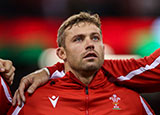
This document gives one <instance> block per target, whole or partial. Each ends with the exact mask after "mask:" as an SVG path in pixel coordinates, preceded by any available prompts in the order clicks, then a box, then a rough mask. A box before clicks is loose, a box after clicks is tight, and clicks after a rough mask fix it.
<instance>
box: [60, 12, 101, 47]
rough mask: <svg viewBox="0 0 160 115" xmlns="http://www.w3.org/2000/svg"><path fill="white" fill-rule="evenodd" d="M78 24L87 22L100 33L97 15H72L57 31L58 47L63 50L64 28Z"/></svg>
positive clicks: (84, 13) (83, 13)
mask: <svg viewBox="0 0 160 115" xmlns="http://www.w3.org/2000/svg"><path fill="white" fill-rule="evenodd" d="M80 22H89V23H93V24H95V25H96V26H97V27H98V28H99V29H100V33H101V21H100V18H99V15H98V14H93V15H91V14H90V13H87V12H80V13H79V14H75V15H72V16H71V17H69V18H68V19H66V20H65V21H64V22H63V23H62V24H61V26H60V27H59V29H58V35H57V43H58V46H59V47H64V48H65V30H66V28H68V27H70V28H72V26H73V25H74V24H78V23H80Z"/></svg>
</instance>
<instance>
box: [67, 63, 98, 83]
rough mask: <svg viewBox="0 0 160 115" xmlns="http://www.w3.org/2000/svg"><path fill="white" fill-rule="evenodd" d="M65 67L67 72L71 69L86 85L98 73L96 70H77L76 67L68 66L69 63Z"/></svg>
mask: <svg viewBox="0 0 160 115" xmlns="http://www.w3.org/2000/svg"><path fill="white" fill-rule="evenodd" d="M64 68H65V73H66V72H68V71H71V72H72V73H73V74H74V75H75V77H76V78H77V79H79V80H80V81H81V82H82V83H84V84H85V85H88V84H89V83H90V82H91V81H92V79H93V77H94V75H95V73H96V72H95V71H90V72H88V71H76V70H74V69H71V68H70V67H69V66H67V64H64Z"/></svg>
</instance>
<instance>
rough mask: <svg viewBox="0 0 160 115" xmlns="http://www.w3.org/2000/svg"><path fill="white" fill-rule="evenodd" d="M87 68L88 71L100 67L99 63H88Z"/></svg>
mask: <svg viewBox="0 0 160 115" xmlns="http://www.w3.org/2000/svg"><path fill="white" fill-rule="evenodd" d="M85 69H86V70H87V71H95V70H98V69H99V66H98V65H97V64H87V65H86V67H85Z"/></svg>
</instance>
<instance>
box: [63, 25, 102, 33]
mask: <svg viewBox="0 0 160 115" xmlns="http://www.w3.org/2000/svg"><path fill="white" fill-rule="evenodd" d="M65 33H66V35H67V36H75V35H78V34H91V33H99V34H100V29H99V28H98V27H97V26H96V25H95V24H93V23H89V22H80V23H78V24H74V25H73V26H72V27H71V28H70V27H68V28H67V29H66V30H65Z"/></svg>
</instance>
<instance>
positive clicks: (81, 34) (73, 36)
mask: <svg viewBox="0 0 160 115" xmlns="http://www.w3.org/2000/svg"><path fill="white" fill-rule="evenodd" d="M95 34H96V35H98V36H101V35H100V34H99V33H98V32H93V33H91V36H93V35H95ZM77 36H85V35H84V34H77V35H74V36H73V37H72V39H71V40H73V39H74V38H75V37H77Z"/></svg>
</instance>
